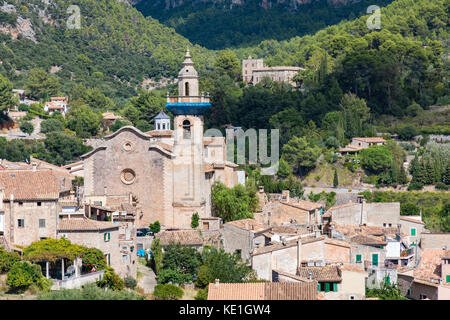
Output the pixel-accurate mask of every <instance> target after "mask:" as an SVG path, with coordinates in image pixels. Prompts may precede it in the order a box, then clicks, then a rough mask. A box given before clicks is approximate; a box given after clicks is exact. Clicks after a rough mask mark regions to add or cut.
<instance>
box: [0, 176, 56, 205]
mask: <svg viewBox="0 0 450 320" xmlns="http://www.w3.org/2000/svg"><path fill="white" fill-rule="evenodd" d="M0 189H4V190H5V198H4V199H5V200H9V199H10V196H11V194H13V195H14V200H49V199H52V200H53V199H58V198H59V190H60V184H59V181H58V179H57V177H56V176H55V175H54V174H53V172H52V171H51V170H36V171H32V170H1V171H0Z"/></svg>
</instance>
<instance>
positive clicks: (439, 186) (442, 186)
mask: <svg viewBox="0 0 450 320" xmlns="http://www.w3.org/2000/svg"><path fill="white" fill-rule="evenodd" d="M436 189H438V190H448V189H449V186H447V185H446V184H445V183H442V182H438V183H436Z"/></svg>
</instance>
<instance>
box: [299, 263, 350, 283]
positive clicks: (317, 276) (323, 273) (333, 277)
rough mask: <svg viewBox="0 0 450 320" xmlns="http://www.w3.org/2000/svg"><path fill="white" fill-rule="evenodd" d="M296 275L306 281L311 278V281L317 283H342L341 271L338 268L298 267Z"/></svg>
mask: <svg viewBox="0 0 450 320" xmlns="http://www.w3.org/2000/svg"><path fill="white" fill-rule="evenodd" d="M297 275H298V276H300V277H302V278H306V279H309V278H310V276H311V279H312V280H316V281H319V282H324V281H328V282H330V281H335V282H339V281H342V277H341V270H340V269H339V267H338V266H324V267H299V268H298V269H297Z"/></svg>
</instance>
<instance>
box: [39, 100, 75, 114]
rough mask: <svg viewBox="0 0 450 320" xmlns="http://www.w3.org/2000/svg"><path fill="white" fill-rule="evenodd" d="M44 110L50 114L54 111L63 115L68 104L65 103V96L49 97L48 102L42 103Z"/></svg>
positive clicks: (66, 110)
mask: <svg viewBox="0 0 450 320" xmlns="http://www.w3.org/2000/svg"><path fill="white" fill-rule="evenodd" d="M44 111H45V112H48V113H49V114H50V115H52V114H53V113H54V112H55V111H58V112H60V113H61V114H62V116H63V117H65V116H66V113H67V112H68V111H69V106H68V105H67V97H51V98H50V101H49V102H46V103H45V104H44Z"/></svg>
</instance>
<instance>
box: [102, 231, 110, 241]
mask: <svg viewBox="0 0 450 320" xmlns="http://www.w3.org/2000/svg"><path fill="white" fill-rule="evenodd" d="M110 239H111V234H110V233H109V232H105V233H104V234H103V240H105V242H108V241H109V240H110Z"/></svg>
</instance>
